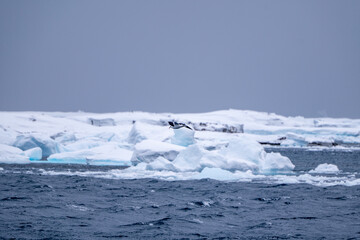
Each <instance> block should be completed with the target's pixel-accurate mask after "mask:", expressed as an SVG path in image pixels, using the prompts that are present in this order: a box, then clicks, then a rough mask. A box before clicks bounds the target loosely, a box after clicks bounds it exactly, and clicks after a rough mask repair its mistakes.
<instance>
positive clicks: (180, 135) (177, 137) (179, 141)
mask: <svg viewBox="0 0 360 240" xmlns="http://www.w3.org/2000/svg"><path fill="white" fill-rule="evenodd" d="M173 130H174V136H173V137H172V138H171V143H172V144H176V145H180V146H184V147H187V146H189V145H191V144H194V143H195V140H194V135H195V131H193V130H190V129H188V128H185V127H183V128H179V129H173Z"/></svg>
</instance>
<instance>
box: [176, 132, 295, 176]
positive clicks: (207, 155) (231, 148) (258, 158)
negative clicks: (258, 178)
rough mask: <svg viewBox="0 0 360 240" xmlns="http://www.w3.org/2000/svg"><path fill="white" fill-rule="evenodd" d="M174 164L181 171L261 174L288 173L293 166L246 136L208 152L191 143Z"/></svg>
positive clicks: (287, 160)
mask: <svg viewBox="0 0 360 240" xmlns="http://www.w3.org/2000/svg"><path fill="white" fill-rule="evenodd" d="M173 164H174V166H175V167H176V169H178V170H179V171H202V170H203V169H204V168H205V167H209V168H221V169H224V170H229V171H232V172H234V171H248V170H251V171H253V172H256V173H262V174H275V173H278V172H287V171H291V170H292V169H293V168H294V165H293V164H292V163H291V161H290V160H289V159H288V158H287V157H283V156H281V155H280V154H275V153H270V154H268V153H266V152H265V150H264V148H263V147H262V146H261V145H260V144H259V143H258V142H256V141H255V140H253V139H251V138H249V137H247V136H239V137H237V138H236V139H234V140H231V141H230V142H229V144H228V146H227V147H224V148H223V149H221V150H219V151H216V150H214V151H207V150H206V149H204V148H203V147H201V146H200V145H199V144H193V145H190V146H189V147H187V148H186V149H185V150H183V151H181V152H180V153H179V155H178V156H177V157H176V159H175V160H174V162H173Z"/></svg>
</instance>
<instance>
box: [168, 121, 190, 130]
mask: <svg viewBox="0 0 360 240" xmlns="http://www.w3.org/2000/svg"><path fill="white" fill-rule="evenodd" d="M169 125H170V128H173V129H179V128H182V127H186V128H188V129H190V130H192V128H191V127H189V126H188V125H186V124H185V123H178V122H175V121H172V122H169Z"/></svg>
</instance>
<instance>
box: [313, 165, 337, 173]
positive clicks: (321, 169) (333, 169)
mask: <svg viewBox="0 0 360 240" xmlns="http://www.w3.org/2000/svg"><path fill="white" fill-rule="evenodd" d="M338 172H340V170H339V168H338V167H337V166H336V165H334V164H327V163H323V164H320V165H318V166H317V167H316V168H315V169H313V170H310V171H309V173H338Z"/></svg>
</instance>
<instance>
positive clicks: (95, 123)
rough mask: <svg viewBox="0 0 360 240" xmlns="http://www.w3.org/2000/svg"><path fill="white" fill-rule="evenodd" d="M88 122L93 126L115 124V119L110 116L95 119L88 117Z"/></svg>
mask: <svg viewBox="0 0 360 240" xmlns="http://www.w3.org/2000/svg"><path fill="white" fill-rule="evenodd" d="M89 122H90V124H91V125H93V126H98V127H102V126H115V125H116V124H115V121H114V119H112V118H103V119H95V118H89Z"/></svg>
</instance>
